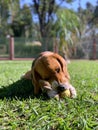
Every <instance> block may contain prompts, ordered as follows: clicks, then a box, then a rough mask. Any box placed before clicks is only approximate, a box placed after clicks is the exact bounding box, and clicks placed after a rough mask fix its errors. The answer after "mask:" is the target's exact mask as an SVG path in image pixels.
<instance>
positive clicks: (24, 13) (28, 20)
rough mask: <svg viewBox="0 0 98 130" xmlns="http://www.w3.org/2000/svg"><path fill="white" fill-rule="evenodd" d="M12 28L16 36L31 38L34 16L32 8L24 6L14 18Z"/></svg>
mask: <svg viewBox="0 0 98 130" xmlns="http://www.w3.org/2000/svg"><path fill="white" fill-rule="evenodd" d="M11 28H12V29H13V32H14V36H16V37H20V36H26V37H29V36H31V34H32V15H31V11H30V8H29V7H28V6H27V5H24V6H23V8H22V9H19V10H18V12H16V14H15V15H14V16H13V19H12V23H11Z"/></svg>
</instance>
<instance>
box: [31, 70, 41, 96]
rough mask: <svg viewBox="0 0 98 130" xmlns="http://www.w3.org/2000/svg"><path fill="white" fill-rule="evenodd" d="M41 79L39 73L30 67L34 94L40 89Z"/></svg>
mask: <svg viewBox="0 0 98 130" xmlns="http://www.w3.org/2000/svg"><path fill="white" fill-rule="evenodd" d="M40 79H41V77H40V75H39V74H38V73H37V72H36V70H35V69H34V68H32V84H33V85H34V94H35V95H38V94H39V93H40V91H41V88H40V84H39V80H40Z"/></svg>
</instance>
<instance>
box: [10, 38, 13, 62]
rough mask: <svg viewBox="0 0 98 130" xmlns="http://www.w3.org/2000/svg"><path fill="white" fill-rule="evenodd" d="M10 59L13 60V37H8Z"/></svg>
mask: <svg viewBox="0 0 98 130" xmlns="http://www.w3.org/2000/svg"><path fill="white" fill-rule="evenodd" d="M10 60H14V37H10Z"/></svg>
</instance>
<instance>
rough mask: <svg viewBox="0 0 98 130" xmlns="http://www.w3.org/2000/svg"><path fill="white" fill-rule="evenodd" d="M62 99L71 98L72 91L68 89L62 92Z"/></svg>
mask: <svg viewBox="0 0 98 130" xmlns="http://www.w3.org/2000/svg"><path fill="white" fill-rule="evenodd" d="M60 97H61V98H64V97H71V92H70V90H69V89H67V90H65V91H63V92H61V93H60Z"/></svg>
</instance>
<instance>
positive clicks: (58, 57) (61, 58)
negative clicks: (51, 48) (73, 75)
mask: <svg viewBox="0 0 98 130" xmlns="http://www.w3.org/2000/svg"><path fill="white" fill-rule="evenodd" d="M53 57H55V58H56V59H57V61H58V62H59V63H60V65H61V68H62V71H63V72H64V74H65V77H66V78H67V79H68V80H69V79H70V76H69V73H68V71H67V63H66V61H65V59H63V57H61V56H60V55H58V54H57V53H55V54H54V55H53Z"/></svg>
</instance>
